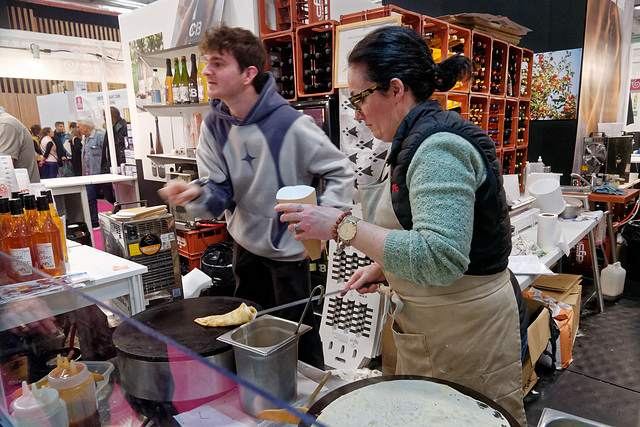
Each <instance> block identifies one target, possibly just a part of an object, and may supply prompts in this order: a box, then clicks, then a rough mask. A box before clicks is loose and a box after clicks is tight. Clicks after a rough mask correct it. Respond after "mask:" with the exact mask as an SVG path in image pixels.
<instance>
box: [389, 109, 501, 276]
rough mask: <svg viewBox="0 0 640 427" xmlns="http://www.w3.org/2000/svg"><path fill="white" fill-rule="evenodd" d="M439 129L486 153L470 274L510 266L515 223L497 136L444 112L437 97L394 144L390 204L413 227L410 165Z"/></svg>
mask: <svg viewBox="0 0 640 427" xmlns="http://www.w3.org/2000/svg"><path fill="white" fill-rule="evenodd" d="M438 132H450V133H454V134H456V135H459V136H461V137H463V138H464V139H465V140H467V141H468V142H469V143H470V144H471V145H473V146H474V147H475V149H476V150H478V152H479V153H480V155H481V156H482V159H483V161H484V164H485V167H486V169H487V178H486V180H485V181H484V182H483V183H482V185H481V186H480V188H478V190H477V191H476V202H475V208H474V215H473V216H474V218H473V237H472V239H471V252H470V254H469V258H470V263H469V267H468V269H467V271H466V272H465V274H469V275H480V276H484V275H490V274H495V273H499V272H500V271H503V270H504V269H505V268H507V265H508V263H509V253H510V252H511V226H510V222H509V213H508V206H507V200H506V196H505V192H504V188H503V186H502V167H501V165H500V160H499V159H498V158H497V157H496V149H495V144H494V142H493V140H492V139H491V138H490V137H489V136H488V135H487V134H486V132H485V131H483V130H482V129H481V128H480V127H478V126H476V125H474V124H473V123H471V122H470V121H468V120H465V119H463V118H462V117H461V116H460V114H458V113H456V112H452V111H442V108H441V106H440V103H439V102H438V101H427V102H424V103H422V104H420V105H418V106H417V107H415V108H414V109H413V110H411V111H410V112H409V114H407V116H406V117H405V118H404V120H403V121H402V123H401V124H400V126H399V127H398V130H397V131H396V135H395V137H394V139H393V144H392V146H391V153H390V154H389V158H388V160H387V161H388V162H389V164H390V165H391V187H390V189H391V202H392V204H393V210H394V212H395V214H396V216H397V217H398V220H399V221H400V224H401V225H402V227H403V228H404V229H405V230H409V229H411V228H412V227H413V220H412V215H411V204H410V202H409V189H408V188H407V169H408V168H409V164H410V163H411V159H412V158H413V156H414V155H415V153H416V150H417V149H418V147H419V146H420V144H422V142H423V141H424V140H425V139H426V138H428V137H429V136H431V135H433V134H435V133H438Z"/></svg>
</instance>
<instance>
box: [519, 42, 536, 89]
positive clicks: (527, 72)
mask: <svg viewBox="0 0 640 427" xmlns="http://www.w3.org/2000/svg"><path fill="white" fill-rule="evenodd" d="M532 75H533V52H532V51H530V50H528V49H522V64H521V72H520V98H531V79H532Z"/></svg>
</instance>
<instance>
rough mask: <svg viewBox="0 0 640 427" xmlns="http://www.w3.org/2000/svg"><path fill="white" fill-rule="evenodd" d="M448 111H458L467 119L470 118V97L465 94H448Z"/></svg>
mask: <svg viewBox="0 0 640 427" xmlns="http://www.w3.org/2000/svg"><path fill="white" fill-rule="evenodd" d="M445 108H446V109H447V110H452V111H456V112H457V113H459V114H460V115H461V116H462V117H464V118H465V119H468V118H469V96H468V95H467V94H464V93H452V92H448V93H447V104H446V107H445Z"/></svg>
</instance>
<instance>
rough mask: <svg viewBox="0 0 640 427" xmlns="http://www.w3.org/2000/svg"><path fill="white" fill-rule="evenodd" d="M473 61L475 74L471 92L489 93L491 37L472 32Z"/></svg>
mask: <svg viewBox="0 0 640 427" xmlns="http://www.w3.org/2000/svg"><path fill="white" fill-rule="evenodd" d="M471 40H472V46H471V61H472V62H473V76H472V84H471V92H474V93H475V92H477V93H486V94H488V93H489V86H490V85H489V82H490V78H491V41H492V40H491V37H489V36H487V35H484V34H480V33H476V32H474V33H473V34H472V39H471Z"/></svg>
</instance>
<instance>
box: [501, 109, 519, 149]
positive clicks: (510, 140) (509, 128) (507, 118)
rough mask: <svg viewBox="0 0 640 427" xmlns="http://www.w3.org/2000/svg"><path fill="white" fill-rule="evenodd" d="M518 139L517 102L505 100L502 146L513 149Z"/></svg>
mask: <svg viewBox="0 0 640 427" xmlns="http://www.w3.org/2000/svg"><path fill="white" fill-rule="evenodd" d="M517 139H518V101H517V100H516V99H511V98H507V102H506V106H505V108H504V127H503V131H502V145H503V146H505V147H515V146H516V140H517Z"/></svg>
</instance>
